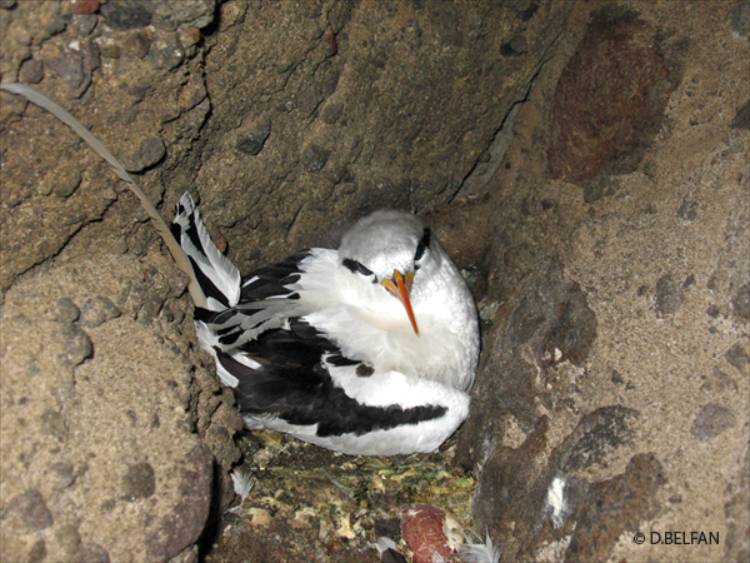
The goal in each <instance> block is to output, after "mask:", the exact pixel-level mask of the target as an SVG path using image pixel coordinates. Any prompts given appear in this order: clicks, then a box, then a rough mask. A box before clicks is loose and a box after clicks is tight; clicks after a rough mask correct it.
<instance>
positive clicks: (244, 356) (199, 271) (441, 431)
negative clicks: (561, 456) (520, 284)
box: [172, 194, 479, 455]
mask: <svg viewBox="0 0 750 563" xmlns="http://www.w3.org/2000/svg"><path fill="white" fill-rule="evenodd" d="M172 232H173V234H174V236H175V238H176V239H177V241H178V242H179V243H180V244H181V246H182V248H183V250H184V251H185V253H186V254H187V256H188V257H189V258H190V261H191V263H192V264H193V268H194V270H195V274H196V277H197V279H198V282H199V283H200V286H201V288H202V290H203V292H204V294H205V295H206V299H207V308H200V307H196V310H195V323H196V328H197V333H198V338H199V340H200V343H201V345H202V346H203V347H204V348H205V349H206V350H207V351H208V352H209V353H210V354H212V355H213V357H214V358H215V360H216V369H217V372H218V374H219V377H220V379H221V381H222V383H224V384H225V385H227V386H229V387H231V388H233V389H234V391H235V395H236V397H237V401H238V403H239V407H240V410H241V412H242V414H243V416H244V419H245V422H246V424H247V425H248V426H249V427H259V426H264V427H267V428H271V429H274V430H278V431H281V432H286V433H289V434H291V435H293V436H296V437H297V438H299V439H301V440H304V441H307V442H312V443H314V444H317V445H319V446H323V447H326V448H329V449H332V450H336V451H341V452H345V453H349V454H369V455H392V454H405V453H411V452H429V451H433V450H435V449H436V448H437V447H438V446H439V445H440V444H442V443H443V441H445V440H446V439H447V438H448V437H449V436H450V435H451V434H453V432H454V431H455V430H456V428H458V426H459V425H460V424H461V422H463V420H464V419H465V418H466V416H467V414H468V411H469V396H468V394H467V391H468V390H469V388H470V387H471V384H472V382H473V380H474V370H475V369H476V364H477V358H478V355H479V327H478V319H477V313H476V308H475V305H474V301H473V299H472V296H471V294H470V292H469V289H468V288H467V286H466V283H465V282H464V280H463V278H462V277H461V275H460V273H459V271H458V269H457V268H456V266H455V264H454V263H453V262H452V261H451V259H450V258H449V257H448V255H447V253H446V252H445V250H444V249H443V247H442V246H441V245H440V243H439V242H438V241H437V240H436V239H435V237H433V236H432V235H431V233H430V229H429V228H427V227H425V226H424V225H423V224H422V222H421V221H419V219H417V218H416V217H415V216H414V215H411V214H409V213H405V212H402V211H376V212H374V213H372V214H371V215H369V216H367V217H365V218H364V219H362V220H360V221H359V222H358V223H356V224H355V225H354V226H353V227H352V228H351V229H350V230H349V231H348V232H347V233H346V234H345V235H344V237H343V239H342V242H341V245H340V247H339V249H338V250H330V249H324V248H312V249H309V250H305V251H303V252H300V253H298V254H295V255H294V256H291V257H290V258H288V259H287V260H285V261H283V262H281V263H279V264H274V265H272V266H268V267H265V268H261V269H260V270H257V271H256V272H253V273H251V274H250V275H248V276H246V277H244V278H242V277H241V276H240V273H239V271H238V270H237V268H236V267H235V266H234V264H232V263H231V262H230V261H229V260H228V259H227V258H226V257H225V256H223V255H222V254H221V253H220V252H219V251H218V250H217V248H216V247H215V246H214V244H213V242H212V241H211V238H210V236H209V235H208V231H207V230H206V228H205V227H204V225H203V222H202V221H201V218H200V214H199V211H198V209H196V207H195V205H194V204H193V200H192V199H191V197H190V196H189V195H188V194H185V195H183V196H182V198H181V199H180V202H179V203H178V205H177V214H176V217H175V219H174V221H173V223H172Z"/></svg>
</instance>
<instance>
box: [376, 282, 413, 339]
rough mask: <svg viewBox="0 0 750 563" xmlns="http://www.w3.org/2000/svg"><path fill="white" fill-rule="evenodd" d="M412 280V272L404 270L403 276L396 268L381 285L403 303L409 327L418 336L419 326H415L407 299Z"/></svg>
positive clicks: (409, 302) (409, 301)
mask: <svg viewBox="0 0 750 563" xmlns="http://www.w3.org/2000/svg"><path fill="white" fill-rule="evenodd" d="M413 281H414V272H406V276H404V274H402V273H401V272H399V271H398V270H393V278H392V279H385V280H383V286H384V287H385V288H386V289H387V290H388V292H389V293H390V294H391V295H393V296H394V297H395V298H396V299H398V300H399V301H401V303H403V305H404V308H405V309H406V314H407V315H408V317H409V322H410V323H411V328H412V329H413V330H414V334H416V335H417V336H419V326H417V319H416V318H415V317H414V311H413V310H412V308H411V300H410V299H409V292H410V291H411V284H412V282H413Z"/></svg>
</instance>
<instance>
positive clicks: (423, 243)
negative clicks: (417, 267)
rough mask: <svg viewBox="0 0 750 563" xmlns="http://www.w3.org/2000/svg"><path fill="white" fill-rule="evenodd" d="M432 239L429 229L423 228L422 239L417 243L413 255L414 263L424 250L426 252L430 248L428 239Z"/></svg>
mask: <svg viewBox="0 0 750 563" xmlns="http://www.w3.org/2000/svg"><path fill="white" fill-rule="evenodd" d="M431 237H432V233H431V232H430V228H429V227H425V228H424V231H422V238H421V240H420V241H419V244H418V245H417V252H416V253H415V254H414V261H415V262H416V261H417V260H419V259H420V258H422V256H423V255H424V253H425V250H427V249H428V248H429V246H430V238H431Z"/></svg>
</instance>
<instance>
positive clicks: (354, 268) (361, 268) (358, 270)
mask: <svg viewBox="0 0 750 563" xmlns="http://www.w3.org/2000/svg"><path fill="white" fill-rule="evenodd" d="M341 264H343V266H344V267H345V268H346V269H347V270H349V271H350V272H353V273H355V274H362V275H363V276H372V275H374V274H373V272H372V270H370V269H369V268H368V267H367V266H365V265H364V264H362V263H361V262H358V261H357V260H352V259H351V258H344V259H343V260H342V261H341Z"/></svg>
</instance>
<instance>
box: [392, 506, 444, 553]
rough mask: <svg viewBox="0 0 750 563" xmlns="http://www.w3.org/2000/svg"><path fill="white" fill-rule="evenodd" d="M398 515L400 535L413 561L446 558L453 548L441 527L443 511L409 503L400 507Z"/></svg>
mask: <svg viewBox="0 0 750 563" xmlns="http://www.w3.org/2000/svg"><path fill="white" fill-rule="evenodd" d="M399 516H400V517H401V537H402V538H403V540H404V541H405V542H406V545H408V546H409V549H410V550H411V552H412V560H413V561H414V563H432V562H433V561H435V560H442V561H447V560H448V557H450V555H451V554H452V553H453V550H452V549H451V548H450V547H449V546H448V538H446V536H445V529H444V527H443V525H444V524H445V512H443V511H442V510H440V509H439V508H437V507H435V506H431V505H429V504H409V505H406V506H403V507H401V510H400V511H399ZM438 557H442V559H438Z"/></svg>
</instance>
